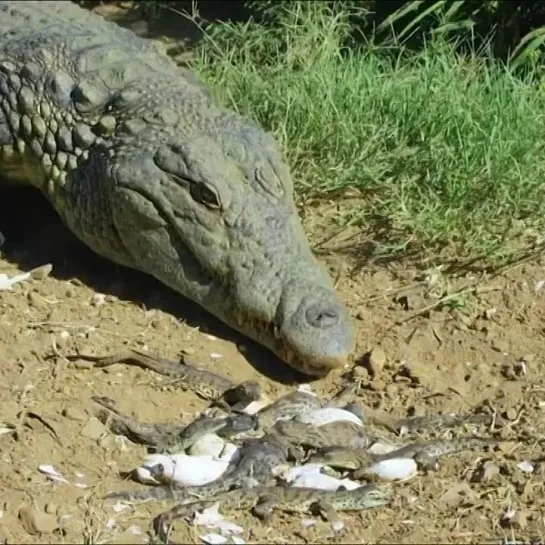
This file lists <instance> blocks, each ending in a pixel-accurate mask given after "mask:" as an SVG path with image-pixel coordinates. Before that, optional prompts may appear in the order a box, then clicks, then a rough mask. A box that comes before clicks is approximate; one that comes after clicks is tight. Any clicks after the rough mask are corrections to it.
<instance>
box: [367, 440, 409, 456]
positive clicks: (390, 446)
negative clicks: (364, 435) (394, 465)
mask: <svg viewBox="0 0 545 545" xmlns="http://www.w3.org/2000/svg"><path fill="white" fill-rule="evenodd" d="M400 448H401V445H396V444H394V443H387V442H385V441H377V442H376V443H373V444H372V445H371V446H370V447H369V448H368V449H367V452H369V454H376V455H378V456H380V455H382V454H389V453H390V452H394V450H398V449H400Z"/></svg>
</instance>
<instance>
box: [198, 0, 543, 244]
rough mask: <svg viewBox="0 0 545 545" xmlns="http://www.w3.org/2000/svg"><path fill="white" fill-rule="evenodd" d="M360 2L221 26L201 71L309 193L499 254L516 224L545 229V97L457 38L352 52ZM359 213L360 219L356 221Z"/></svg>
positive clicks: (316, 5) (282, 9) (308, 6)
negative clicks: (350, 198) (273, 144)
mask: <svg viewBox="0 0 545 545" xmlns="http://www.w3.org/2000/svg"><path fill="white" fill-rule="evenodd" d="M351 5H352V4H349V3H346V4H342V3H337V4H333V5H331V4H329V3H325V2H297V1H296V2H282V3H279V4H277V6H276V7H274V8H270V12H269V13H268V15H269V16H270V15H271V14H274V21H273V22H274V24H272V23H270V22H269V23H263V24H257V23H255V22H249V23H245V24H232V23H229V24H226V23H218V24H215V25H212V26H210V27H208V29H207V35H206V38H205V39H204V41H203V42H202V45H201V46H200V47H199V49H198V58H197V60H196V61H195V63H194V68H196V70H197V71H198V72H199V73H200V76H201V77H202V78H203V79H204V80H205V81H206V82H207V83H208V84H210V85H211V86H212V88H213V89H214V90H215V92H216V93H217V94H218V96H219V98H220V99H221V100H222V101H223V102H224V103H225V104H226V105H227V106H229V107H232V108H234V109H236V110H238V111H239V112H241V113H244V114H246V115H249V116H250V117H251V118H253V119H254V120H255V121H256V122H257V123H258V124H260V125H261V126H263V127H264V128H266V129H267V130H271V131H273V132H274V133H275V134H276V136H277V138H278V140H279V142H280V143H281V146H282V147H283V150H284V152H285V154H286V156H287V158H288V161H289V164H290V166H291V168H292V171H293V174H294V179H295V185H296V191H298V192H299V193H300V194H301V193H305V192H306V193H312V194H314V195H327V194H328V193H329V192H331V191H338V190H342V189H343V188H350V187H352V188H357V189H359V190H361V194H362V198H361V202H360V203H359V206H358V210H357V212H356V213H357V214H358V215H359V216H361V218H362V219H363V221H365V220H366V218H371V217H375V216H377V215H378V216H381V217H387V218H389V219H390V220H391V222H392V223H393V224H394V225H395V226H396V227H397V228H399V229H401V231H402V232H403V233H405V235H406V236H407V237H412V238H413V239H415V240H419V241H420V242H422V243H427V244H434V243H441V244H443V243H445V242H451V241H455V242H458V243H459V242H462V243H463V244H464V245H465V246H466V247H467V249H468V250H472V251H478V252H492V251H494V250H497V249H498V248H499V247H500V246H501V244H502V234H503V233H504V232H505V229H506V228H507V227H508V226H509V224H510V222H511V220H513V219H518V220H525V221H526V222H528V223H531V224H532V225H533V226H540V225H541V226H542V225H543V224H544V223H545V222H544V221H543V218H545V193H544V187H545V150H544V146H545V119H544V118H545V94H544V92H543V90H542V89H541V88H540V86H539V82H538V83H537V84H536V78H535V77H532V74H530V75H528V77H527V79H520V78H517V77H515V76H514V75H512V73H511V72H510V71H509V70H508V69H507V68H505V67H504V66H503V65H501V64H499V63H498V62H496V61H493V60H491V59H483V58H480V57H479V56H478V55H477V54H471V53H470V54H463V55H462V54H460V53H457V52H456V48H455V47H454V44H451V43H449V42H448V40H447V39H446V37H445V35H438V36H437V37H432V38H431V40H430V41H428V42H427V44H426V46H425V47H424V48H423V49H421V50H419V51H416V52H414V51H413V52H410V51H408V50H406V49H404V48H403V47H402V46H400V45H399V44H398V45H397V46H396V47H388V46H385V45H382V46H379V45H373V43H372V42H369V41H368V42H367V43H365V44H364V45H361V46H356V45H355V44H354V43H352V37H353V28H352V25H351V21H352V20H353V19H352V16H353V15H354V13H353V12H352V11H351V10H352V8H351ZM353 213H354V212H353Z"/></svg>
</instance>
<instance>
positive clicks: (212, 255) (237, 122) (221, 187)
mask: <svg viewBox="0 0 545 545" xmlns="http://www.w3.org/2000/svg"><path fill="white" fill-rule="evenodd" d="M149 114H150V112H148V117H149ZM160 114H161V115H160V116H158V117H161V118H162V119H164V118H165V117H169V120H170V125H172V130H170V129H169V130H165V126H164V124H163V125H161V124H158V127H159V128H157V127H155V126H154V125H153V124H152V123H148V125H147V128H146V129H145V130H142V131H140V134H139V135H138V137H137V138H135V137H131V138H126V137H119V138H118V140H117V141H116V142H114V144H113V148H112V149H111V150H110V151H109V152H105V154H106V156H108V159H107V162H108V164H109V167H108V169H107V173H104V174H106V175H107V176H109V177H110V178H112V177H113V178H114V180H115V183H114V184H107V185H108V186H110V185H113V186H114V187H115V189H114V190H113V193H112V192H111V190H108V193H109V195H108V198H107V199H103V201H104V202H103V204H104V207H106V208H109V209H110V210H109V215H110V217H111V221H112V222H113V226H114V228H115V233H116V238H117V241H118V242H117V244H116V248H115V251H113V250H112V249H111V248H110V249H108V250H105V249H104V248H100V247H98V246H99V245H100V242H96V244H95V249H96V250H98V251H99V252H101V251H102V253H103V254H107V257H110V258H111V259H114V260H116V261H118V262H121V263H123V264H125V265H128V266H130V267H133V268H137V269H140V270H143V271H144V272H146V273H149V274H152V275H153V276H155V277H156V278H158V279H159V280H160V281H162V282H163V283H165V284H166V285H168V286H170V287H171V288H173V289H174V290H175V291H177V292H179V293H181V294H183V295H184V296H186V297H188V298H190V299H192V300H194V301H196V302H197V303H198V304H200V305H201V306H203V307H204V308H205V309H207V310H208V311H209V312H211V313H212V314H214V315H215V316H217V317H218V318H220V319H221V320H222V321H224V322H225V323H227V324H228V325H230V326H231V327H233V328H235V329H237V330H239V331H241V332H242V333H244V334H245V335H247V336H248V337H250V338H252V339H254V340H255V341H257V342H259V343H261V344H263V345H265V346H267V347H268V348H269V349H270V350H272V351H273V352H274V353H275V354H277V355H278V356H279V357H280V358H281V359H283V360H284V361H285V362H287V363H288V364H290V365H291V366H292V367H294V368H296V369H298V370H300V371H302V372H304V373H306V374H310V375H315V376H320V375H325V374H327V373H328V372H329V371H330V370H332V369H333V368H337V367H340V366H344V365H345V364H346V362H347V358H348V356H349V355H350V354H351V352H352V351H353V349H354V346H355V335H354V329H353V325H352V323H351V320H350V317H349V314H348V312H347V309H346V308H345V306H344V305H343V304H342V303H341V302H340V301H339V299H338V298H337V296H336V294H335V291H334V288H333V283H332V281H331V279H330V277H329V276H328V274H327V273H326V272H325V270H324V269H322V267H321V266H320V265H319V264H318V263H317V261H316V260H315V258H314V257H313V255H312V253H311V250H310V247H309V244H308V241H307V239H306V237H305V234H304V232H303V229H302V225H301V222H300V219H299V217H298V214H297V211H296V208H295V205H294V200H293V187H292V179H291V176H290V172H289V169H288V167H287V166H286V164H285V162H284V160H283V158H282V156H281V154H280V152H279V150H278V147H277V145H276V142H275V140H274V138H273V137H272V136H270V135H269V134H268V133H265V132H264V131H262V130H260V129H259V128H258V127H256V126H255V125H254V124H253V123H251V122H249V121H247V120H244V119H242V118H240V117H239V116H238V115H235V114H234V113H231V112H229V111H226V110H223V109H218V108H215V107H212V106H211V105H207V104H201V105H200V106H199V107H195V105H194V104H193V108H192V110H191V111H185V112H182V113H181V115H180V116H179V118H180V121H179V122H176V121H173V118H174V119H177V118H178V117H177V115H176V113H175V112H174V111H172V110H170V113H165V111H164V109H163V110H162V112H160ZM143 139H145V140H146V142H145V143H144V141H143ZM108 153H109V155H108ZM106 156H105V157H106ZM112 156H113V157H114V158H113V159H112ZM90 160H93V157H92V155H91V156H90ZM93 163H94V164H95V166H96V165H99V164H104V163H103V162H102V161H101V160H98V161H97V160H96V158H95V160H93ZM87 172H88V173H93V172H94V173H95V174H93V176H94V180H95V181H94V182H93V181H92V180H90V181H89V183H94V184H95V185H96V183H97V182H96V179H97V178H101V177H102V174H101V175H98V176H97V175H96V168H95V169H93V168H89V169H87ZM79 225H80V226H81V223H80V224H79ZM73 229H74V230H77V226H73ZM84 238H85V237H84ZM87 238H89V237H87ZM104 238H105V237H104V236H102V239H101V240H104ZM95 239H96V240H97V239H98V237H95ZM91 245H92V244H91Z"/></svg>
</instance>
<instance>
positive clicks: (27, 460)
mask: <svg viewBox="0 0 545 545" xmlns="http://www.w3.org/2000/svg"><path fill="white" fill-rule="evenodd" d="M23 203H24V205H23ZM31 210H32V212H31ZM319 212H320V211H318V212H316V213H315V212H313V211H307V214H306V215H305V225H306V228H307V232H308V233H309V236H310V239H311V241H312V242H313V243H316V242H317V241H318V240H319V237H318V235H315V234H314V225H315V224H316V222H317V221H316V217H319V216H317V214H318V213H319ZM0 231H1V232H3V233H4V234H5V236H6V239H7V241H8V243H7V245H6V246H5V252H4V254H3V258H2V259H0V273H7V274H9V275H12V274H15V273H17V272H19V271H21V270H29V269H31V268H32V267H35V266H38V265H42V264H46V263H51V264H52V265H53V270H52V273H51V274H50V275H49V276H47V277H45V278H42V279H32V280H28V281H25V282H23V283H21V284H18V285H16V286H15V287H14V288H13V290H11V291H0V356H1V358H0V361H1V365H0V428H2V429H3V431H4V432H6V433H2V434H1V435H0V491H1V493H0V543H21V542H25V543H70V542H72V543H74V542H76V543H77V542H79V543H82V542H86V543H146V542H147V539H148V537H147V535H146V531H147V530H148V527H149V523H150V520H151V517H152V516H154V515H156V514H158V513H160V512H162V511H164V510H165V509H166V508H168V507H169V506H168V505H162V504H157V503H148V504H144V505H137V506H135V507H134V508H131V509H128V510H124V511H122V512H116V511H115V510H114V509H113V506H112V502H105V501H103V500H101V496H102V495H103V494H104V493H105V492H106V491H108V490H113V489H122V488H124V487H131V486H132V487H136V486H138V485H134V484H132V483H123V480H122V477H121V476H120V472H124V471H130V470H132V469H133V468H135V467H137V466H138V464H139V462H140V461H141V460H142V458H143V456H144V454H145V451H144V448H143V447H141V446H137V445H133V444H131V443H129V442H126V441H120V440H119V438H116V437H114V436H113V435H111V434H110V433H108V432H104V433H102V434H100V433H99V434H98V435H100V436H99V437H97V433H96V430H92V429H90V428H89V421H90V418H91V417H92V416H93V414H94V411H96V409H97V407H96V406H95V404H94V403H93V402H92V401H91V399H90V398H91V396H92V395H105V396H109V397H111V398H113V399H114V400H115V401H116V403H117V405H118V407H119V409H121V410H122V411H124V412H126V413H129V414H132V415H134V416H136V417H138V418H140V419H143V420H148V421H150V422H165V421H168V422H186V421H190V420H192V419H193V418H194V417H195V416H196V414H198V412H199V411H200V410H202V409H203V408H204V407H205V402H204V401H202V400H200V399H199V398H198V397H197V396H196V395H194V394H191V393H186V392H181V391H180V390H179V389H176V387H175V386H173V385H172V384H169V381H168V380H167V379H165V378H164V377H160V376H157V375H155V374H154V373H152V372H146V371H142V370H139V369H136V368H131V367H127V366H123V365H117V366H114V367H111V368H109V369H105V370H94V369H90V368H89V367H88V366H85V365H80V364H77V363H69V362H68V361H67V360H66V359H64V358H63V355H66V354H71V353H74V352H75V351H76V350H79V351H81V352H86V353H95V354H99V355H102V354H104V355H106V354H111V353H113V352H117V351H119V350H120V349H122V348H123V347H137V348H145V347H148V348H149V349H151V350H153V351H156V352H158V353H160V354H163V355H165V356H167V357H170V358H173V359H175V358H176V357H177V356H178V355H179V354H180V352H181V351H185V352H186V353H189V354H191V357H192V358H193V359H194V360H195V361H196V362H198V364H199V365H201V366H203V367H205V368H208V369H211V370H214V371H215V372H218V373H221V374H224V375H226V376H228V377H230V378H232V379H233V380H236V381H240V380H243V379H248V378H254V379H257V380H258V381H259V382H260V383H261V385H262V387H263V390H264V392H265V393H266V394H267V395H269V396H270V397H273V398H274V397H277V396H279V395H281V394H282V393H285V392H287V391H290V390H291V389H293V388H294V387H295V386H294V384H295V383H296V381H297V380H298V379H299V380H300V377H296V376H294V375H293V374H292V373H291V371H290V370H289V369H287V368H286V367H285V366H283V365H282V364H281V363H280V362H278V361H277V360H275V358H274V357H272V356H271V355H270V354H269V353H267V352H266V351H265V350H264V349H261V348H260V347H258V346H256V345H254V344H253V343H251V342H250V341H248V340H247V339H245V338H244V337H242V336H240V335H237V334H235V333H233V332H232V331H231V330H229V329H228V328H226V327H225V326H223V325H222V324H220V323H219V322H218V321H216V320H214V319H213V318H211V317H210V316H209V315H207V314H206V313H205V312H203V311H201V310H199V309H198V308H195V306H194V305H192V304H190V303H189V302H187V301H185V300H183V299H182V298H181V297H178V296H177V295H176V294H174V293H173V292H171V291H169V290H167V289H166V288H164V287H162V286H161V285H160V284H159V283H157V282H155V281H154V280H152V279H149V278H147V277H144V276H143V275H140V274H138V273H136V272H134V271H128V270H125V269H121V268H119V267H116V266H114V265H112V264H110V263H108V262H106V261H104V260H102V259H100V258H98V257H97V256H95V255H94V254H92V253H91V252H90V251H88V250H87V249H86V248H84V247H83V246H82V245H81V244H79V243H78V242H77V241H75V240H74V238H73V237H72V236H71V235H70V234H69V233H67V231H66V230H65V229H64V228H63V227H62V226H61V225H60V223H59V221H58V219H57V218H56V216H55V215H54V214H53V213H52V212H51V211H50V210H49V208H48V207H47V206H46V205H45V202H44V200H43V199H41V198H40V197H39V196H36V195H34V194H33V193H27V192H26V191H2V192H0ZM320 236H321V237H322V236H323V233H321V234H320ZM327 261H328V264H329V265H331V267H332V274H335V275H336V276H338V291H339V294H340V296H341V298H342V299H343V300H344V301H346V303H347V304H348V305H349V308H350V311H351V313H352V316H353V318H354V320H355V323H356V326H357V333H358V350H357V358H358V361H360V362H361V361H362V357H363V355H364V354H366V353H367V352H369V351H370V350H375V353H376V352H378V351H379V350H380V351H382V352H383V354H384V358H383V360H382V361H377V362H376V364H375V366H374V367H373V368H372V372H366V371H363V372H362V373H361V375H362V380H363V386H364V387H363V390H362V394H361V396H362V401H363V402H365V403H366V404H368V405H372V406H374V407H376V408H381V409H383V410H385V411H387V412H390V413H391V414H393V415H395V416H398V417H403V416H407V415H412V414H437V413H449V412H459V411H470V410H474V409H475V408H477V407H482V406H486V407H489V408H491V409H492V410H494V411H496V412H497V415H498V419H499V421H500V420H501V421H502V422H503V424H502V426H503V428H502V434H503V435H504V436H505V443H504V444H502V445H501V446H500V448H497V449H492V450H490V451H483V452H472V453H462V454H459V455H456V456H453V457H450V458H447V459H445V460H442V461H441V463H440V465H439V468H438V471H437V472H433V473H427V474H423V473H421V474H419V475H418V476H417V477H416V478H414V479H412V480H410V481H408V482H406V483H400V484H398V485H396V499H395V501H394V502H393V503H392V505H390V506H388V507H385V508H381V509H379V510H375V511H372V512H363V513H358V514H355V515H340V518H341V519H342V520H343V521H344V522H345V526H344V529H343V530H342V531H339V532H334V531H333V530H332V529H331V526H330V524H328V523H327V522H324V521H318V522H317V524H316V525H314V526H312V527H309V528H305V527H304V526H303V524H302V518H306V517H301V516H300V515H287V514H281V513H278V514H275V515H273V518H272V521H271V522H270V523H268V524H263V523H262V522H260V521H259V520H257V519H255V518H253V517H252V516H251V515H250V514H246V513H240V514H238V515H235V516H234V517H231V519H233V518H234V520H236V521H237V522H239V523H240V524H241V525H242V526H243V527H244V528H245V532H244V534H243V536H242V537H244V539H246V540H247V541H249V542H262V543H267V542H270V543H273V542H278V541H280V542H295V543H309V542H310V543H312V542H328V543H341V542H351V543H367V542H381V543H394V542H398V543H437V542H441V543H476V542H479V543H500V542H502V541H510V542H513V541H514V540H521V541H526V542H528V541H530V540H534V541H540V540H542V539H543V537H544V536H545V529H544V518H543V517H544V511H543V508H544V503H545V501H544V494H543V466H542V461H541V460H542V452H541V450H542V449H541V446H539V445H537V444H535V445H532V444H530V445H525V444H520V443H517V442H516V441H510V439H512V438H513V437H515V435H517V434H518V433H520V432H523V431H524V432H526V433H531V434H533V435H535V436H536V437H537V438H538V439H540V438H541V437H543V429H545V424H544V423H543V410H544V408H545V384H544V380H543V374H544V373H543V369H544V366H545V362H544V359H543V355H542V349H543V344H544V338H543V332H544V329H543V323H544V322H543V315H544V313H545V289H541V288H542V286H543V282H542V281H543V280H545V271H544V269H543V262H541V261H539V260H536V261H534V262H530V263H527V264H525V265H522V266H519V267H516V268H512V269H510V270H508V271H507V272H505V273H504V274H502V275H500V276H499V277H496V278H493V279H489V280H486V279H484V280H483V281H482V282H480V283H479V286H478V289H477V291H476V292H473V293H472V294H471V295H469V296H468V297H465V298H461V299H458V301H457V302H458V305H457V306H458V308H452V306H451V307H446V308H440V309H437V310H435V311H432V312H431V313H427V314H424V315H423V316H420V317H417V318H415V319H413V320H407V318H408V317H410V316H411V314H412V313H413V312H414V311H415V310H417V309H420V308H422V307H424V306H426V305H429V304H430V303H432V302H433V301H434V300H435V299H434V297H435V296H436V293H434V291H437V289H438V288H437V286H435V287H434V288H433V289H430V284H429V282H428V283H426V282H424V283H423V284H421V285H419V286H417V287H413V288H412V289H410V287H411V286H414V284H415V282H416V281H417V280H418V278H421V277H422V272H421V271H416V270H413V269H410V268H404V267H401V266H393V265H383V266H381V267H378V266H373V267H366V268H364V269H363V270H355V269H354V268H353V267H352V265H353V263H352V262H351V261H349V260H343V259H342V258H339V257H338V256H337V257H335V256H330V257H329V258H328V260H327ZM440 280H441V279H440ZM473 280H474V279H473V278H472V277H471V276H463V277H460V278H458V279H456V280H453V281H452V282H451V284H450V285H448V286H446V285H445V284H442V283H441V282H440V283H439V286H440V287H442V288H444V289H449V290H454V289H458V288H460V287H462V286H463V285H465V284H466V283H468V282H472V281H473ZM97 294H104V295H105V298H104V299H103V298H102V297H101V296H98V297H97ZM403 320H406V321H403ZM213 354H216V355H218V354H219V355H221V357H219V358H218V357H212V355H213ZM50 356H53V357H50ZM363 359H364V358H363ZM362 369H363V368H362ZM339 384H340V377H339V376H338V375H332V376H330V377H328V378H327V379H324V380H319V381H316V382H314V383H313V385H312V387H313V389H314V390H315V391H316V392H318V393H319V394H321V395H324V396H327V395H331V394H332V392H334V391H336V389H337V388H338V387H339ZM91 422H92V420H91ZM8 430H9V431H8ZM521 462H531V464H530V465H529V468H528V467H527V466H528V464H525V465H522V466H520V467H519V465H520V463H521ZM40 465H50V466H53V467H54V468H55V469H56V470H57V471H59V472H60V473H61V474H62V475H63V476H64V477H65V479H66V480H67V481H68V482H58V481H57V482H52V481H51V480H48V479H47V478H46V476H45V475H44V474H42V473H41V472H40V471H39V469H38V468H39V466H40ZM484 467H486V468H487V470H486V471H484V475H483V468H484ZM528 469H531V470H532V471H528ZM37 528H38V529H39V530H41V531H38V530H37ZM209 532H210V530H207V529H205V528H195V527H191V526H188V525H187V524H186V523H184V522H179V523H178V524H177V525H176V527H175V531H174V533H173V536H172V538H173V539H174V540H177V541H178V542H180V541H182V542H191V543H193V542H196V543H198V542H200V540H199V536H200V535H202V534H206V533H209Z"/></svg>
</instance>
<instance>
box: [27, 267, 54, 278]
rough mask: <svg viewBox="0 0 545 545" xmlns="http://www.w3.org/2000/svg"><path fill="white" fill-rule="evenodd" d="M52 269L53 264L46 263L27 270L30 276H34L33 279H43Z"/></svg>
mask: <svg viewBox="0 0 545 545" xmlns="http://www.w3.org/2000/svg"><path fill="white" fill-rule="evenodd" d="M52 270H53V265H51V263H47V264H46V265H40V266H39V267H36V268H35V269H32V270H31V271H29V272H30V276H31V277H32V278H34V280H43V279H44V278H46V277H47V276H49V275H50V274H51V271H52Z"/></svg>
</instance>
